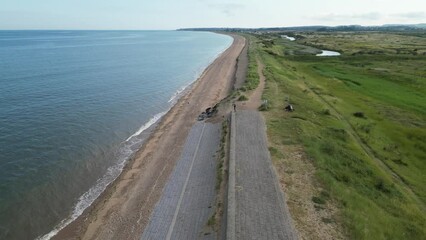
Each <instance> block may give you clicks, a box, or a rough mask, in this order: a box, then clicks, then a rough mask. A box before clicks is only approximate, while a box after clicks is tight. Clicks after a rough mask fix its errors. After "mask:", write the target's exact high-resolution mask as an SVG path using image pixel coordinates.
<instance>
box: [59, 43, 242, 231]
mask: <svg viewBox="0 0 426 240" xmlns="http://www.w3.org/2000/svg"><path fill="white" fill-rule="evenodd" d="M231 36H232V37H233V38H234V41H233V43H232V45H231V46H230V47H229V48H228V49H227V50H226V51H224V52H223V53H222V54H221V55H220V56H219V57H218V58H217V59H216V60H214V61H213V63H211V64H210V65H209V66H208V67H207V68H206V70H205V71H204V72H203V73H202V75H201V76H200V77H199V79H198V80H197V81H196V82H194V83H193V84H192V85H191V86H190V87H189V89H188V91H185V94H184V95H183V96H182V97H181V98H180V99H179V100H178V101H177V102H176V104H175V105H174V106H173V107H172V108H171V109H170V111H169V112H168V113H167V114H165V116H163V117H162V118H161V120H160V122H159V123H158V125H156V126H155V129H154V130H153V132H152V133H151V135H150V137H149V138H148V139H147V140H146V141H145V143H144V144H143V145H142V147H141V148H140V150H139V151H138V152H137V153H136V154H135V155H134V157H133V158H132V159H131V160H129V162H128V163H127V165H126V166H125V167H124V169H123V171H122V173H121V174H120V175H119V176H118V177H117V179H116V180H115V181H114V182H112V183H111V184H110V185H109V186H108V187H107V189H106V190H105V191H104V192H103V193H102V194H101V195H100V197H98V199H97V200H96V201H95V202H94V203H93V204H92V205H91V206H90V207H89V208H87V209H86V210H85V211H84V213H83V214H82V215H81V216H79V217H78V218H77V219H76V220H75V221H74V222H72V223H71V224H69V225H68V226H66V227H65V228H63V229H62V230H60V231H59V232H58V233H57V234H56V235H55V236H53V239H75V238H81V239H139V238H140V236H141V234H142V231H143V229H144V227H145V226H146V224H147V222H148V220H149V216H150V213H151V211H152V209H153V208H154V206H155V204H156V202H157V201H158V199H159V197H160V196H161V191H162V188H163V186H164V185H165V182H166V181H167V179H168V176H169V175H170V173H171V171H172V169H173V167H174V164H175V162H176V158H177V157H178V156H179V154H180V151H181V150H182V147H183V143H184V141H185V139H186V136H187V134H188V132H189V129H190V128H191V126H192V124H193V123H194V122H195V121H196V116H197V115H198V114H199V112H201V111H202V110H203V109H205V108H206V107H208V106H211V105H213V104H214V103H216V102H218V101H219V100H221V99H222V98H224V97H225V96H226V95H227V94H228V92H229V91H230V89H231V88H232V81H233V77H234V75H235V62H236V59H237V58H238V56H239V54H240V52H241V50H242V49H243V47H244V45H245V40H244V38H242V37H240V36H234V35H231Z"/></svg>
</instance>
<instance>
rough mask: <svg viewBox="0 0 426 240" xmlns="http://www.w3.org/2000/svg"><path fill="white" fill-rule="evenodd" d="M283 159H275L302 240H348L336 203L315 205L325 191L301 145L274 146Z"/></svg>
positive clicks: (329, 202) (328, 201) (328, 202)
mask: <svg viewBox="0 0 426 240" xmlns="http://www.w3.org/2000/svg"><path fill="white" fill-rule="evenodd" d="M274 147H275V148H276V149H278V150H279V152H281V153H282V155H283V156H282V157H281V158H279V159H277V158H273V164H274V166H275V169H276V170H277V172H278V175H279V176H278V177H279V180H280V185H281V189H282V190H283V191H284V192H285V193H286V194H285V197H286V202H287V204H288V206H289V209H290V213H291V216H292V218H293V221H294V224H295V227H296V229H297V231H298V233H299V237H300V239H345V236H344V234H343V231H342V226H341V225H340V216H339V211H338V209H337V207H336V203H334V202H333V201H331V200H327V201H326V202H325V203H324V204H317V203H314V201H313V200H312V198H313V197H318V196H320V195H321V192H322V191H323V189H322V187H321V184H320V183H318V181H317V180H316V177H315V167H314V165H313V163H312V160H310V159H309V157H307V155H306V154H305V152H304V150H303V147H302V146H300V145H280V146H274Z"/></svg>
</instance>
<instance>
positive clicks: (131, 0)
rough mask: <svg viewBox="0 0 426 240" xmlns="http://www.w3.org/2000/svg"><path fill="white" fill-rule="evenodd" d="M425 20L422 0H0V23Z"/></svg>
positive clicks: (137, 25) (92, 25)
mask: <svg viewBox="0 0 426 240" xmlns="http://www.w3.org/2000/svg"><path fill="white" fill-rule="evenodd" d="M411 23H426V0H173V1H172V0H0V29H6V30H7V29H146V30H167V29H178V28H192V27H244V28H258V27H288V26H307V25H327V26H337V25H351V24H359V25H382V24H411Z"/></svg>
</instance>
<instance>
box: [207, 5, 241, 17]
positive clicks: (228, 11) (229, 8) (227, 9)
mask: <svg viewBox="0 0 426 240" xmlns="http://www.w3.org/2000/svg"><path fill="white" fill-rule="evenodd" d="M209 7H211V8H215V9H217V10H219V11H220V12H222V13H223V14H225V15H226V16H228V17H231V16H234V15H235V11H238V10H241V9H243V8H245V5H243V4H239V3H214V4H209Z"/></svg>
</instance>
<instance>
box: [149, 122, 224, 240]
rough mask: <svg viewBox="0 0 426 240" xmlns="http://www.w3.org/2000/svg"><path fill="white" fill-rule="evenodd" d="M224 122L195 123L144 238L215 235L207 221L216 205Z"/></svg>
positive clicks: (191, 237) (206, 237)
mask: <svg viewBox="0 0 426 240" xmlns="http://www.w3.org/2000/svg"><path fill="white" fill-rule="evenodd" d="M220 126H221V125H220V124H211V123H203V122H198V123H196V124H195V125H194V126H193V127H192V129H191V131H190V133H189V135H188V138H187V140H186V143H185V146H184V149H183V152H182V155H181V157H180V159H179V161H178V162H177V165H176V167H175V169H174V170H173V172H172V174H171V176H170V178H169V180H168V182H167V184H166V187H165V188H164V190H163V194H162V196H161V199H160V201H159V202H158V203H157V205H156V206H155V209H154V212H153V213H152V215H151V217H150V221H149V223H148V226H147V227H146V228H145V231H144V233H143V235H142V238H141V239H142V240H144V239H182V240H187V239H215V237H216V236H215V234H214V233H213V232H211V231H209V228H208V227H207V221H208V219H209V217H210V216H211V215H212V214H213V213H214V208H215V197H216V190H215V184H216V151H217V150H218V149H219V142H220V135H221V130H220Z"/></svg>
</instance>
